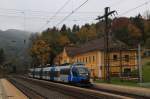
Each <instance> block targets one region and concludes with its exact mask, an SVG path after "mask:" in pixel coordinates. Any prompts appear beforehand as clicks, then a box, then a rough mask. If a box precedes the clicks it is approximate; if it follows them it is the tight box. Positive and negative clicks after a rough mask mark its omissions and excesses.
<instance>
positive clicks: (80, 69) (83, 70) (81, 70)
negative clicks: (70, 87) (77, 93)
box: [78, 67, 89, 75]
mask: <svg viewBox="0 0 150 99" xmlns="http://www.w3.org/2000/svg"><path fill="white" fill-rule="evenodd" d="M78 72H79V74H80V75H89V70H88V69H87V68H85V67H78Z"/></svg>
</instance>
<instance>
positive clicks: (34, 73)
mask: <svg viewBox="0 0 150 99" xmlns="http://www.w3.org/2000/svg"><path fill="white" fill-rule="evenodd" d="M28 76H29V77H32V78H37V79H44V80H50V81H56V82H63V83H72V84H78V85H83V86H86V85H87V86H89V85H91V83H90V72H89V70H88V68H87V67H85V65H84V64H82V63H76V64H72V65H65V66H53V67H43V68H34V69H33V68H32V69H29V73H28Z"/></svg>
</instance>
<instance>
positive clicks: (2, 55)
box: [0, 49, 5, 65]
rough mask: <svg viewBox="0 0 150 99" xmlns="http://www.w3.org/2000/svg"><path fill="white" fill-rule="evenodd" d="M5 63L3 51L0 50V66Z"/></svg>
mask: <svg viewBox="0 0 150 99" xmlns="http://www.w3.org/2000/svg"><path fill="white" fill-rule="evenodd" d="M4 61H5V54H4V50H3V49H0V65H2V64H3V63H4Z"/></svg>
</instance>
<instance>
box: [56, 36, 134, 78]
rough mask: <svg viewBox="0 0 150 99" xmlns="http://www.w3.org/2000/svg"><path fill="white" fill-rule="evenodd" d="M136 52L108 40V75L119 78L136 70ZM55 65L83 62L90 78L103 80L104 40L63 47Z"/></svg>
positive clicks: (115, 41) (113, 40)
mask: <svg viewBox="0 0 150 99" xmlns="http://www.w3.org/2000/svg"><path fill="white" fill-rule="evenodd" d="M136 57H137V51H136V50H134V49H129V48H128V46H127V45H126V44H124V43H122V42H120V41H118V40H115V39H113V38H112V37H111V38H109V58H110V60H109V61H110V73H111V75H112V76H119V75H120V74H122V73H124V72H131V71H133V70H136V69H137V58H136ZM54 62H55V64H58V65H59V64H64V63H75V62H83V63H85V66H87V67H88V68H89V70H90V71H91V76H92V77H95V78H100V79H101V78H104V77H105V75H106V68H105V67H106V66H104V38H100V39H96V40H93V41H89V42H87V43H85V44H83V45H80V46H69V47H64V49H63V51H62V52H61V53H60V54H59V55H57V57H56V58H55V61H54Z"/></svg>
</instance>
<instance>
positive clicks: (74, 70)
mask: <svg viewBox="0 0 150 99" xmlns="http://www.w3.org/2000/svg"><path fill="white" fill-rule="evenodd" d="M78 76H79V73H78V70H77V68H72V82H78V80H79V77H78Z"/></svg>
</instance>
